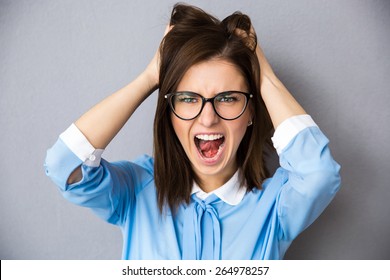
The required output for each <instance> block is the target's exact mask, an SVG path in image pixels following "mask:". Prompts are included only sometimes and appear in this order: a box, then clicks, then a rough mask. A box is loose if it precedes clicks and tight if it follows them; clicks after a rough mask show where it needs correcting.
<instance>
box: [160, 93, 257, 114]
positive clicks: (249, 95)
mask: <svg viewBox="0 0 390 280" xmlns="http://www.w3.org/2000/svg"><path fill="white" fill-rule="evenodd" d="M180 93H191V94H194V95H196V96H199V97H200V98H201V99H202V106H201V107H200V110H199V113H198V114H197V115H196V116H195V117H192V118H183V117H181V116H179V115H178V114H177V113H176V112H175V108H174V107H173V104H172V98H173V97H174V96H176V95H177V94H180ZM229 93H240V94H243V95H244V96H245V98H246V99H245V106H244V108H243V109H242V112H241V113H240V114H239V115H238V116H237V117H235V118H232V119H228V118H224V117H222V116H221V115H220V114H219V113H218V112H217V110H216V108H215V104H214V100H215V98H217V97H218V96H219V95H221V94H229ZM164 97H165V99H167V100H168V103H169V107H170V108H171V110H172V112H173V113H174V114H175V116H176V117H178V118H179V119H181V120H184V121H191V120H193V119H196V118H197V117H198V116H199V115H200V114H201V113H202V111H203V108H204V106H205V105H206V103H207V102H210V103H211V104H212V106H213V109H214V112H215V114H217V116H218V117H220V118H221V119H223V120H226V121H233V120H236V119H238V118H239V117H241V116H242V114H244V112H245V110H246V108H247V107H248V103H249V100H250V99H251V98H253V94H251V93H247V92H243V91H238V90H228V91H223V92H219V93H217V94H216V95H215V96H214V97H211V98H206V97H203V96H202V95H200V94H199V93H196V92H193V91H177V92H172V93H168V94H166V95H165V96H164Z"/></svg>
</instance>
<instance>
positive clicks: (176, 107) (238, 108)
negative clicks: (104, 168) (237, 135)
mask: <svg viewBox="0 0 390 280" xmlns="http://www.w3.org/2000/svg"><path fill="white" fill-rule="evenodd" d="M252 97H253V95H252V94H250V93H246V92H242V91H234V90H233V91H224V92H220V93H218V94H217V95H216V96H214V97H212V98H205V97H203V96H202V95H200V94H198V93H196V92H191V91H178V92H173V93H169V94H167V95H165V98H166V99H167V100H168V102H169V105H170V107H171V109H172V112H173V113H174V114H175V115H176V116H177V117H178V118H180V119H182V120H186V121H189V120H193V119H195V118H196V117H198V116H199V115H200V113H201V112H202V110H203V108H204V106H205V105H206V103H207V102H210V103H211V104H212V105H213V108H214V111H215V113H216V114H217V115H218V116H219V117H220V118H221V119H224V120H235V119H237V118H239V117H240V116H241V115H242V114H243V113H244V112H245V109H246V107H247V106H248V101H249V99H250V98H252Z"/></svg>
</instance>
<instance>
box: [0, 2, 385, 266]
mask: <svg viewBox="0 0 390 280" xmlns="http://www.w3.org/2000/svg"><path fill="white" fill-rule="evenodd" d="M174 3H175V1H158V0H154V1H141V0H138V1H130V0H129V1H124V0H123V1H114V0H113V1H103V0H101V1H96V0H94V1H92V0H89V1H80V0H73V1H52V0H41V1H27V0H25V1H21V0H19V1H15V0H0V96H1V99H0V114H1V115H0V116H1V119H0V125H1V132H2V135H1V138H0V149H1V157H0V179H1V181H0V225H1V228H0V259H118V258H120V257H121V246H122V237H121V232H120V230H119V229H118V228H116V227H114V226H111V225H108V224H106V223H104V222H102V221H100V220H99V219H98V218H96V217H95V216H94V215H93V214H92V213H91V212H90V211H89V210H88V209H83V208H81V207H77V206H73V205H72V204H70V203H69V202H67V201H65V200H64V199H63V198H62V196H61V195H60V194H59V192H58V191H57V189H56V187H55V186H54V185H53V183H52V182H51V181H50V180H49V179H48V178H47V177H46V176H45V174H44V169H43V161H44V158H45V153H46V150H47V149H48V148H49V147H50V146H51V145H52V144H53V143H54V142H55V141H56V139H57V137H58V135H59V134H60V133H61V132H62V131H63V130H65V129H66V128H67V127H68V126H69V125H70V124H71V123H72V122H73V121H74V120H75V119H77V118H78V117H79V116H80V115H81V114H82V113H83V112H84V111H86V110H87V109H88V108H90V107H91V106H92V105H94V104H95V103H97V102H98V101H100V100H101V99H103V98H104V97H105V96H107V95H109V94H110V93H112V92H114V91H116V90H117V89H119V88H120V87H122V86H124V85H125V84H127V83H128V82H130V81H131V80H132V79H133V78H135V77H136V75H137V74H138V73H139V72H140V71H142V70H143V68H144V67H145V66H146V65H147V63H148V61H149V59H150V58H151V57H152V56H153V54H154V51H155V49H156V48H157V46H158V44H159V42H160V39H161V36H162V33H163V30H164V28H165V25H166V23H167V22H168V19H169V15H170V11H171V8H172V5H173V4H174ZM190 3H192V4H195V5H199V6H200V7H202V8H203V9H205V10H206V11H209V12H211V13H213V14H214V15H216V16H217V17H219V18H224V17H225V16H226V15H228V14H230V13H232V12H234V11H236V10H241V11H243V12H245V13H247V14H249V15H250V16H251V17H252V19H253V22H254V25H255V28H256V30H257V33H258V37H259V38H260V42H261V44H262V46H263V48H264V50H265V53H266V55H267V57H268V59H269V61H270V62H271V64H272V65H273V67H274V69H275V71H276V73H277V74H278V76H279V77H280V78H281V80H282V81H283V82H284V83H285V84H286V86H287V87H288V88H289V89H290V90H291V92H292V93H293V94H294V95H295V96H296V98H297V99H298V100H299V101H300V102H301V103H302V105H303V106H304V107H305V108H306V110H307V111H308V112H309V113H310V114H311V115H312V116H313V118H314V119H315V120H316V122H317V123H318V124H319V125H320V127H321V128H322V130H323V131H324V132H325V133H326V135H327V136H328V138H329V139H330V140H331V149H332V151H333V154H334V157H335V158H336V160H337V161H338V162H339V163H340V164H341V165H342V171H341V174H342V189H341V191H340V192H339V193H338V195H337V197H336V199H335V200H334V201H333V202H332V203H331V205H330V207H329V208H327V210H326V211H325V212H324V214H323V215H322V216H321V217H320V218H319V219H318V220H317V221H316V222H315V223H314V224H313V225H312V226H311V227H310V228H309V229H308V230H306V231H305V232H304V233H303V234H302V235H301V236H300V237H299V238H298V239H297V240H296V241H295V242H294V243H293V245H292V246H291V248H290V250H289V251H288V252H287V255H286V258H287V259H390V218H389V216H390V202H389V201H390V190H389V182H390V168H389V167H390V164H389V162H390V152H389V150H388V141H386V140H387V139H389V138H390V126H389V124H388V123H389V121H390V113H389V112H390V110H389V105H390V92H389V89H390V86H389V80H390V79H389V72H390V57H389V55H390V47H389V46H390V32H389V27H390V1H386V0H382V1H379V0H378V1H363V0H356V1H352V0H344V1H325V0H323V1H312V0H296V1H274V0H272V1H271V0H269V1H265V0H263V1H249V0H247V1H237V0H234V1H230V0H229V1H191V2H190ZM155 101H156V99H155V95H154V96H152V97H151V98H149V99H148V100H147V101H146V102H145V103H144V104H143V105H142V106H141V107H140V109H139V110H138V111H137V112H136V113H135V115H134V116H133V118H132V119H131V120H130V121H129V122H128V123H127V125H126V126H125V127H124V129H123V130H122V131H121V132H120V134H119V135H118V136H117V137H116V138H115V140H114V141H113V142H112V143H111V145H110V146H109V147H108V148H107V150H106V153H105V157H106V158H107V159H109V160H118V159H133V158H134V157H136V156H137V155H139V154H141V153H149V154H150V153H151V152H152V122H153V114H154V110H155Z"/></svg>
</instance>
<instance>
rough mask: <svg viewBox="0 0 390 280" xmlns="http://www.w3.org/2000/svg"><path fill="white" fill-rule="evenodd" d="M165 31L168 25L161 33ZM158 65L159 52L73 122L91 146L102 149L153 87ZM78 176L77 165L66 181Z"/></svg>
mask: <svg viewBox="0 0 390 280" xmlns="http://www.w3.org/2000/svg"><path fill="white" fill-rule="evenodd" d="M168 31H169V27H167V28H166V30H165V34H166V33H167V32H168ZM165 34H164V35H165ZM158 64H159V51H157V52H156V53H155V55H154V57H153V59H152V61H151V62H150V63H149V65H148V66H147V67H146V69H145V70H144V71H143V72H142V73H141V74H140V75H139V76H138V77H137V78H136V79H135V80H134V81H132V82H131V83H130V84H128V85H127V86H125V87H124V88H122V89H120V90H118V91H117V92H115V93H114V94H112V95H110V96H108V97H107V98H106V99H104V100H103V101H101V102H100V103H98V104H97V105H95V106H94V107H93V108H91V109H90V110H89V111H87V112H86V113H85V114H83V115H82V116H81V117H80V118H79V119H78V120H77V121H76V122H75V125H76V126H77V128H78V129H79V130H80V131H81V132H82V134H83V135H84V136H85V137H86V138H87V140H88V141H89V142H90V143H91V145H92V146H93V147H94V148H96V149H105V148H106V146H107V145H108V144H109V143H110V142H111V140H112V139H113V138H114V137H115V135H116V134H117V133H118V132H119V130H120V129H121V128H122V127H123V126H124V125H125V123H126V122H127V120H128V119H129V118H130V117H131V115H132V114H133V113H134V111H135V110H136V109H137V108H138V106H139V105H140V104H141V103H142V102H143V101H144V100H145V99H146V98H147V97H148V96H149V95H150V94H151V93H152V92H153V91H155V90H156V89H157V87H158V83H159V78H158V74H159V66H158ZM81 178H82V172H81V168H80V167H78V168H76V169H75V170H74V171H73V172H72V174H71V175H70V176H69V178H68V184H73V183H75V182H78V181H80V180H81Z"/></svg>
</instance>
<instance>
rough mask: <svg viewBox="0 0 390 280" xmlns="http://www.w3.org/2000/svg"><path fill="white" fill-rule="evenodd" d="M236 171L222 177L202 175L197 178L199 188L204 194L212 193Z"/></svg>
mask: <svg viewBox="0 0 390 280" xmlns="http://www.w3.org/2000/svg"><path fill="white" fill-rule="evenodd" d="M236 171H237V169H235V170H233V171H231V172H229V173H226V174H224V175H223V176H221V175H204V174H203V175H202V176H199V175H198V178H199V180H200V182H198V184H199V187H200V188H201V189H202V190H203V191H204V192H206V193H209V192H212V191H214V190H216V189H218V188H219V187H221V186H223V185H224V184H225V183H226V182H227V181H229V180H230V179H231V178H232V177H233V175H234V174H235V173H236Z"/></svg>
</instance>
